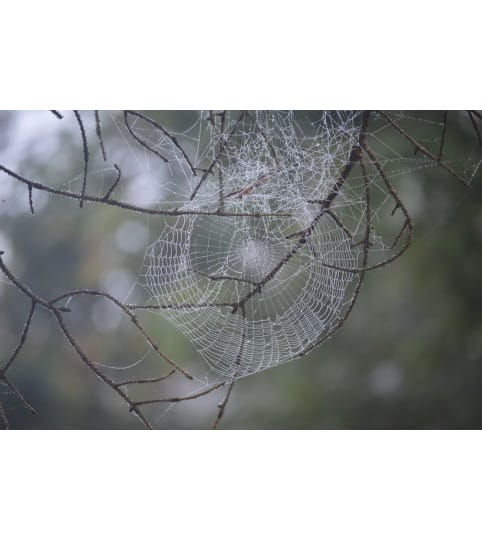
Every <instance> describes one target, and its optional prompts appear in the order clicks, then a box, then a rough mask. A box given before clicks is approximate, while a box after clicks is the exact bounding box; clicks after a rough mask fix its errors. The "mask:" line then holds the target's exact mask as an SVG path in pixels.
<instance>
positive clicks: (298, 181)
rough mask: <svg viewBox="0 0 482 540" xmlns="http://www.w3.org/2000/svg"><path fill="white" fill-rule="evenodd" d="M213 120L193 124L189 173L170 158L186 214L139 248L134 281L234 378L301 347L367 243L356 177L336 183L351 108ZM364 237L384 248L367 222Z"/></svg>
mask: <svg viewBox="0 0 482 540" xmlns="http://www.w3.org/2000/svg"><path fill="white" fill-rule="evenodd" d="M213 118H214V119H215V118H216V116H215V115H214V114H213V113H212V112H211V117H210V119H211V121H208V120H204V122H203V124H204V127H205V132H204V133H203V132H202V131H200V132H199V139H198V143H199V146H198V154H197V157H196V159H195V161H194V165H193V167H194V168H195V170H196V171H198V172H199V173H198V174H197V175H192V174H189V171H188V168H187V161H186V159H184V158H179V156H178V161H177V164H178V167H179V169H180V170H181V171H182V174H183V178H184V180H185V184H184V195H185V202H184V203H183V204H182V205H180V206H179V207H178V209H179V210H180V211H185V212H186V215H183V216H179V217H176V218H175V219H169V220H168V221H167V223H166V226H165V228H164V230H163V232H162V234H161V235H160V237H159V238H158V239H157V240H156V241H155V242H154V243H153V244H151V245H150V246H149V247H148V249H147V251H146V257H145V262H144V268H143V271H142V274H141V276H140V283H141V284H142V285H143V286H144V287H145V288H146V289H147V290H148V291H149V293H150V294H151V296H152V298H151V301H153V302H155V303H156V304H157V305H158V306H159V307H160V308H161V313H162V315H163V316H164V317H165V318H167V319H168V320H169V321H171V322H172V323H174V324H175V326H176V327H178V328H179V329H181V331H182V332H183V333H184V334H185V335H186V336H188V338H189V339H190V340H191V341H192V343H193V344H194V346H195V347H196V349H197V350H198V351H199V353H200V354H201V356H202V357H203V358H204V359H205V361H206V362H207V364H208V365H209V367H210V368H211V369H212V370H214V371H215V372H217V373H219V374H221V375H224V376H227V377H235V378H239V377H243V376H246V375H250V374H253V373H256V372H258V371H260V370H263V369H267V368H270V367H273V366H276V365H279V364H281V363H283V362H286V361H288V360H291V359H293V358H295V357H298V356H301V355H303V354H305V353H306V352H307V351H309V350H311V349H312V348H313V347H315V346H316V345H318V344H320V343H321V342H323V341H324V340H325V339H326V338H328V337H329V336H330V335H331V334H332V333H333V332H334V330H336V328H338V327H339V326H340V323H341V322H342V321H343V319H344V314H345V311H346V310H347V309H349V307H350V306H351V305H352V303H353V299H354V295H355V292H356V290H357V289H356V286H355V285H356V283H357V282H358V279H359V274H358V270H359V269H360V268H362V267H363V260H364V253H365V252H366V249H367V245H366V242H365V241H364V238H365V235H366V219H367V201H366V186H364V185H363V182H361V178H360V177H358V178H351V179H350V184H348V183H347V184H345V185H343V186H342V188H341V189H337V188H336V184H337V181H338V179H339V177H340V170H341V169H342V168H343V166H344V165H346V163H347V162H348V161H349V156H350V152H351V150H352V148H353V147H354V146H355V145H356V144H357V140H358V136H359V132H360V123H361V114H360V113H358V112H346V113H339V112H336V113H328V112H326V113H321V114H319V115H318V117H317V118H315V119H312V120H310V119H308V120H307V119H306V118H305V119H304V120H303V124H300V121H298V119H297V118H296V117H295V114H294V113H292V112H290V113H285V112H255V113H246V114H242V113H241V114H239V113H238V114H235V113H233V114H227V113H226V114H220V120H219V119H218V121H217V122H216V121H215V120H214V119H213ZM165 144H166V139H165V138H164V139H161V140H160V141H159V144H158V147H159V148H161V147H163V146H164V145H165ZM202 144H204V146H201V145H202ZM170 146H171V147H172V144H171V145H170ZM209 163H211V164H213V163H214V166H210V165H209ZM206 173H208V174H206ZM179 185H180V184H179V183H176V186H177V189H176V195H181V196H182V193H180V190H179ZM181 185H182V184H181ZM335 189H336V197H334V198H333V201H332V202H331V204H330V206H329V211H325V210H326V208H324V206H323V203H324V202H325V201H326V200H327V199H328V198H329V197H330V193H334V190H335ZM186 199H187V200H186ZM382 203H383V201H382ZM320 205H321V211H320ZM224 214H227V216H225V215H224ZM307 230H309V233H306V231H307ZM370 244H371V247H370V249H371V250H372V251H373V252H374V253H375V252H378V254H380V253H382V252H384V251H385V250H386V249H387V248H386V247H385V246H384V244H383V242H382V241H381V239H380V238H379V237H377V236H376V235H375V234H374V232H373V231H370Z"/></svg>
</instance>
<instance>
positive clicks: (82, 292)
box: [52, 289, 193, 380]
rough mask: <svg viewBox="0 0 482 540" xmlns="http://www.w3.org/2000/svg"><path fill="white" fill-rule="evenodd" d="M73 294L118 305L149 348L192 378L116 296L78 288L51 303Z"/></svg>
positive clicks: (70, 296)
mask: <svg viewBox="0 0 482 540" xmlns="http://www.w3.org/2000/svg"><path fill="white" fill-rule="evenodd" d="M74 296H99V297H103V298H106V299H108V300H110V301H111V302H112V303H114V304H115V305H116V306H117V307H119V308H120V309H121V310H122V311H123V312H124V313H125V314H126V315H127V316H128V317H129V319H130V320H131V322H132V324H133V325H134V326H135V327H136V328H137V329H138V330H139V332H140V333H141V334H142V335H143V336H144V338H145V339H146V341H147V342H148V343H149V345H150V346H151V348H152V349H153V350H154V351H155V352H156V353H157V354H158V355H159V356H160V357H161V358H162V359H163V360H165V361H166V362H167V363H168V364H170V365H171V367H173V368H174V369H175V370H177V371H179V372H180V373H182V374H183V375H184V376H185V377H186V378H187V379H189V380H192V379H193V377H192V375H190V374H189V373H188V372H187V371H186V370H185V369H184V368H182V367H181V366H179V365H178V364H176V362H174V360H171V359H170V358H169V357H168V356H166V355H165V354H164V353H163V352H162V351H161V349H160V348H159V346H158V345H157V343H156V342H155V341H154V340H153V339H152V338H151V336H150V335H149V334H148V333H147V331H146V329H145V328H144V327H143V326H142V325H141V323H140V322H139V320H138V319H137V317H136V316H135V315H134V313H132V311H131V310H130V309H129V308H128V307H126V305H125V304H123V303H122V302H120V301H119V300H117V298H114V297H113V296H112V295H110V294H108V293H105V292H101V291H96V290H90V289H80V290H76V291H69V292H67V293H64V294H61V295H60V296H58V297H57V298H55V299H54V300H52V305H54V304H57V303H58V302H60V301H61V300H63V299H65V298H72V297H74Z"/></svg>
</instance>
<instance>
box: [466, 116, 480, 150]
mask: <svg viewBox="0 0 482 540" xmlns="http://www.w3.org/2000/svg"><path fill="white" fill-rule="evenodd" d="M474 113H475V111H467V114H468V115H469V118H470V121H471V123H472V126H473V128H474V130H475V133H476V134H477V139H478V140H479V146H480V148H482V136H481V134H480V131H479V128H478V126H477V122H476V121H475V118H474V115H475V114H474ZM481 119H482V118H481V117H480V116H479V120H481Z"/></svg>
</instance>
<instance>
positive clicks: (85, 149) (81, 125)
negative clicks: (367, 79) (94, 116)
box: [74, 111, 89, 208]
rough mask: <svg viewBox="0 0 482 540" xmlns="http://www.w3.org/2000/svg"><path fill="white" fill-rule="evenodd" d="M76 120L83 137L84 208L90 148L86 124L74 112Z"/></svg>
mask: <svg viewBox="0 0 482 540" xmlns="http://www.w3.org/2000/svg"><path fill="white" fill-rule="evenodd" d="M74 114H75V118H76V119H77V123H78V124H79V129H80V135H81V137H82V149H83V154H84V176H83V179H82V192H81V195H80V208H82V207H83V206H84V199H85V191H86V189H87V171H88V165H89V147H88V146H87V136H86V135H85V128H84V123H83V122H82V118H81V116H80V113H79V111H74Z"/></svg>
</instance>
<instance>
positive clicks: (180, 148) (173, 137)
mask: <svg viewBox="0 0 482 540" xmlns="http://www.w3.org/2000/svg"><path fill="white" fill-rule="evenodd" d="M127 114H130V115H132V116H136V117H137V118H141V119H142V120H145V121H146V122H147V123H148V124H151V125H152V126H154V127H155V128H156V129H158V130H159V131H160V132H161V133H163V135H165V136H166V137H167V138H168V139H169V140H170V141H171V142H172V144H173V145H174V146H175V147H176V148H177V149H178V150H179V151H180V152H181V154H182V157H183V158H184V160H185V161H186V163H187V164H188V166H189V168H190V169H191V172H192V174H193V176H197V171H196V169H195V168H194V166H193V164H192V163H191V160H190V159H189V156H188V155H187V154H186V151H185V150H184V148H183V147H182V146H181V145H180V144H179V142H178V140H177V139H176V137H175V136H174V135H172V133H169V131H167V129H165V128H164V127H163V126H161V124H159V122H156V121H155V120H153V119H152V118H149V117H148V116H146V115H144V114H141V113H140V112H136V111H124V115H127ZM126 122H127V120H126ZM136 140H138V139H136ZM143 146H144V145H143ZM151 152H154V153H157V152H155V151H154V150H152V149H151ZM158 155H159V154H158Z"/></svg>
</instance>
